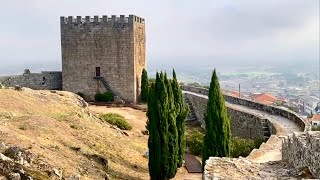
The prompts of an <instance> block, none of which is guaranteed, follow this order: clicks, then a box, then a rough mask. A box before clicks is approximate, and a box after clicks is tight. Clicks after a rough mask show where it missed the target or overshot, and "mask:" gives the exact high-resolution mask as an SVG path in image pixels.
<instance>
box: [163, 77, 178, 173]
mask: <svg viewBox="0 0 320 180" xmlns="http://www.w3.org/2000/svg"><path fill="white" fill-rule="evenodd" d="M164 82H165V85H166V87H167V94H168V148H169V156H168V162H169V172H168V178H169V179H171V178H174V176H175V175H176V173H177V168H178V167H177V165H178V162H177V158H178V150H179V149H178V130H177V125H176V117H177V115H176V110H175V108H176V107H175V104H174V96H173V92H172V88H171V82H170V81H169V80H168V79H167V76H166V74H165V76H164Z"/></svg>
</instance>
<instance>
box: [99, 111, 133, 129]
mask: <svg viewBox="0 0 320 180" xmlns="http://www.w3.org/2000/svg"><path fill="white" fill-rule="evenodd" d="M100 119H102V120H104V121H106V122H108V123H110V124H112V125H115V126H117V127H118V128H119V129H122V130H131V129H132V126H131V125H130V124H129V123H128V122H127V121H126V119H125V118H124V117H123V116H121V115H119V114H116V113H108V114H102V115H100Z"/></svg>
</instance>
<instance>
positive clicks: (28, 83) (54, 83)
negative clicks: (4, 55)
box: [0, 69, 62, 90]
mask: <svg viewBox="0 0 320 180" xmlns="http://www.w3.org/2000/svg"><path fill="white" fill-rule="evenodd" d="M0 83H1V84H2V85H3V86H7V87H14V86H21V87H28V88H31V89H49V90H50V89H57V90H59V89H62V72H59V71H42V72H41V73H30V71H29V70H28V69H26V70H25V72H24V73H23V75H17V76H2V77H0ZM0 86H1V85H0ZM0 89H1V88H0Z"/></svg>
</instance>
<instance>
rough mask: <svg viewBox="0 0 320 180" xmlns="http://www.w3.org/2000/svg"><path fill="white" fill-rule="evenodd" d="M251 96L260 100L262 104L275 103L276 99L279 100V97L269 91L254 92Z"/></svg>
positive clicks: (255, 99) (257, 100)
mask: <svg viewBox="0 0 320 180" xmlns="http://www.w3.org/2000/svg"><path fill="white" fill-rule="evenodd" d="M251 98H252V99H253V100H254V101H256V102H259V103H262V104H267V105H270V104H273V103H275V102H276V101H278V99H277V98H276V97H274V96H272V95H271V94H267V93H261V94H254V95H252V96H251Z"/></svg>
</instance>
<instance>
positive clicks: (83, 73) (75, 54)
mask: <svg viewBox="0 0 320 180" xmlns="http://www.w3.org/2000/svg"><path fill="white" fill-rule="evenodd" d="M60 24H61V50H62V79H63V84H62V88H63V90H66V91H71V92H75V93H77V92H81V93H84V94H85V96H86V97H87V98H89V99H93V97H94V95H95V94H96V93H98V92H101V93H103V92H105V91H106V90H108V91H110V92H112V93H113V94H114V95H116V96H119V97H120V98H121V99H123V100H125V101H129V102H137V100H138V98H139V96H140V92H141V85H140V83H141V73H142V69H143V68H145V66H146V60H145V58H146V54H145V49H146V35H145V21H144V19H142V18H140V17H137V16H134V15H129V17H125V16H124V15H121V16H120V17H117V16H114V15H112V16H111V17H108V16H103V17H102V18H101V17H99V16H94V17H90V16H86V17H84V18H83V17H81V16H77V17H76V18H73V17H72V16H69V17H67V18H66V17H61V18H60Z"/></svg>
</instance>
